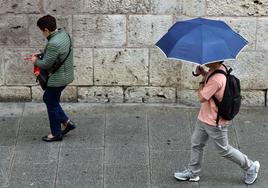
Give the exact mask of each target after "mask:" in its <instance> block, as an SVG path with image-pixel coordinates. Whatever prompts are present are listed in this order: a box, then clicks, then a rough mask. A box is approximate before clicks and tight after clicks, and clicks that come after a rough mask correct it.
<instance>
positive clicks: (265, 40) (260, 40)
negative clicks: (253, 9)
mask: <svg viewBox="0 0 268 188" xmlns="http://www.w3.org/2000/svg"><path fill="white" fill-rule="evenodd" d="M267 32H268V19H267V18H257V34H256V38H257V46H256V50H260V51H261V50H268V36H267Z"/></svg>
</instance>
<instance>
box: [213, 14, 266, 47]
mask: <svg viewBox="0 0 268 188" xmlns="http://www.w3.org/2000/svg"><path fill="white" fill-rule="evenodd" d="M215 19H216V18H215ZM218 19H220V20H223V21H225V22H226V23H227V24H228V25H230V26H231V27H232V29H234V30H235V31H236V32H238V33H239V34H240V35H242V36H243V37H244V38H245V39H246V40H247V41H248V42H249V44H248V46H247V47H245V49H243V51H248V50H255V46H256V27H257V19H256V18H254V17H236V18H230V17H220V18H218ZM267 21H268V20H267ZM257 37H258V35H257ZM267 39H268V38H267ZM267 49H268V48H267Z"/></svg>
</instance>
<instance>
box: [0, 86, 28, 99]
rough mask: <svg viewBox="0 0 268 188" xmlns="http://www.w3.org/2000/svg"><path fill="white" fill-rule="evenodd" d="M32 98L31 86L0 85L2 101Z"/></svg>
mask: <svg viewBox="0 0 268 188" xmlns="http://www.w3.org/2000/svg"><path fill="white" fill-rule="evenodd" d="M30 100H31V90H30V88H29V87H15V86H9V87H7V86H2V87H0V101H1V102H10V101H17V102H24V101H30Z"/></svg>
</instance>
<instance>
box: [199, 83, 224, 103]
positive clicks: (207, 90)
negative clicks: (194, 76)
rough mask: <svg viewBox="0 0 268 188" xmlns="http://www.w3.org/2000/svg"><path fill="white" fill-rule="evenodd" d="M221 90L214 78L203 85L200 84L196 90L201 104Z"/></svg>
mask: <svg viewBox="0 0 268 188" xmlns="http://www.w3.org/2000/svg"><path fill="white" fill-rule="evenodd" d="M220 88H221V84H220V83H219V82H218V81H217V80H216V79H214V78H211V79H209V81H208V82H207V83H206V84H205V85H203V84H200V86H199V89H198V98H199V101H200V102H201V103H203V102H205V101H208V100H210V99H211V97H212V96H213V95H215V93H216V92H217V91H218V90H219V89H220Z"/></svg>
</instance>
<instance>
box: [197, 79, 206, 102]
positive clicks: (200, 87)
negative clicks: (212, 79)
mask: <svg viewBox="0 0 268 188" xmlns="http://www.w3.org/2000/svg"><path fill="white" fill-rule="evenodd" d="M204 84H205V83H204V81H202V82H200V83H199V88H198V99H199V101H200V102H201V103H203V102H205V101H206V99H205V98H204V97H203V96H202V95H201V91H202V90H203V88H204Z"/></svg>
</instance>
